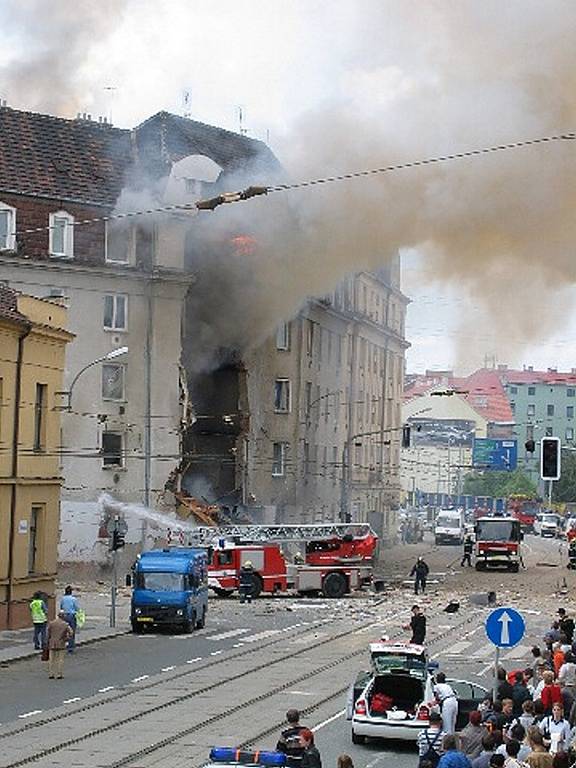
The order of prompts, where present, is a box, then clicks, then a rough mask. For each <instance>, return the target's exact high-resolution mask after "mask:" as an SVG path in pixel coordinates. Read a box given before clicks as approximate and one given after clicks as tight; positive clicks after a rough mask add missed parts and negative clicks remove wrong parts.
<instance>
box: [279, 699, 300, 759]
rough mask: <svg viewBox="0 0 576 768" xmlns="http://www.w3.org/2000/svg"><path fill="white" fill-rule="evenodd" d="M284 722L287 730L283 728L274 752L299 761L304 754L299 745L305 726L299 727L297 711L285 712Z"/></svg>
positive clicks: (298, 713)
mask: <svg viewBox="0 0 576 768" xmlns="http://www.w3.org/2000/svg"><path fill="white" fill-rule="evenodd" d="M286 722H287V723H288V728H285V729H284V730H283V731H282V733H281V734H280V738H279V739H278V743H277V744H276V751H277V752H283V753H284V754H285V755H287V756H288V757H290V758H295V759H297V760H298V761H300V760H301V759H302V755H303V754H304V748H303V747H302V744H301V743H300V734H301V733H302V731H304V730H305V726H303V725H300V712H298V710H297V709H289V710H288V712H286Z"/></svg>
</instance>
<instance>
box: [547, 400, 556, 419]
mask: <svg viewBox="0 0 576 768" xmlns="http://www.w3.org/2000/svg"><path fill="white" fill-rule="evenodd" d="M555 410H556V409H555V408H554V403H547V404H546V416H547V417H548V418H550V419H551V418H552V417H553V416H554V411H555Z"/></svg>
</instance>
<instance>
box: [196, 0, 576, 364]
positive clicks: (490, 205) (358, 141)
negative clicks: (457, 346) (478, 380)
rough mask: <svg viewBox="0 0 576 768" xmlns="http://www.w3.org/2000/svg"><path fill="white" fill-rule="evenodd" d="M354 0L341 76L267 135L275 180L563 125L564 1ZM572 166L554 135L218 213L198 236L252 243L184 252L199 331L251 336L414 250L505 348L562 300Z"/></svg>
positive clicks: (568, 10)
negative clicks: (233, 250) (482, 316)
mask: <svg viewBox="0 0 576 768" xmlns="http://www.w3.org/2000/svg"><path fill="white" fill-rule="evenodd" d="M357 8H358V10H357V15H356V17H355V19H354V24H353V26H352V27H351V29H350V35H351V36H352V37H353V38H355V39H356V40H357V41H358V45H357V48H356V50H354V51H353V52H352V54H351V55H350V53H349V55H348V59H347V62H346V63H347V71H346V73H345V74H344V75H342V77H340V79H339V80H336V86H335V92H334V93H332V94H329V95H328V97H327V99H326V101H325V102H323V103H322V104H320V105H319V106H318V108H317V109H316V110H315V111H313V112H311V113H309V114H307V115H305V117H304V118H303V119H301V120H300V121H299V122H298V124H297V125H292V126H291V127H290V130H289V132H288V133H287V135H286V136H285V137H284V140H283V141H282V143H281V145H280V147H279V149H278V150H277V154H278V155H279V157H280V159H281V161H282V162H283V164H284V166H285V167H286V168H287V171H288V173H289V175H290V176H291V177H292V178H295V179H302V178H314V177H319V176H320V177H322V176H325V175H332V174H336V173H342V172H346V171H353V170H357V169H363V168H366V169H368V168H374V167H380V166H382V165H388V164H396V163H402V162H405V161H410V160H415V159H419V158H424V157H432V156H435V155H444V154H449V153H453V152H458V151H462V150H467V149H473V148H478V147H483V146H490V145H494V144H498V143H501V142H508V141H513V140H520V139H524V138H531V137H537V136H543V135H548V134H554V133H565V132H571V131H574V129H575V128H576V100H575V99H574V93H575V92H576V89H575V86H576V82H575V80H576V46H575V45H574V40H576V6H575V5H574V4H573V3H571V2H563V1H562V0H559V1H555V2H551V3H546V4H542V3H541V2H538V1H533V0H521V1H520V0H510V2H507V3H504V4H503V3H501V2H496V1H495V0H487V1H486V2H482V3H477V2H472V1H471V2H461V3H457V4H455V3H448V2H427V3H422V2H413V1H412V0H402V2H396V3H394V2H392V3H381V2H363V3H361V4H358V5H357ZM354 25H355V26H354ZM575 171H576V142H574V141H565V142H557V143H554V144H549V145H540V146H537V147H532V148H526V149H518V150H514V151H510V152H506V153H498V154H494V155H486V156H483V157H480V158H476V159H471V160H460V161H455V162H450V163H446V164H438V165H433V166H428V167H426V168H420V169H415V170H406V171H399V172H397V173H394V174H385V175H383V176H380V177H374V178H372V179H360V180H356V181H349V182H342V183H337V184H331V185H323V186H320V187H314V188H310V189H308V190H303V191H302V190H299V191H294V192H287V193H281V194H275V195H270V196H269V197H268V198H266V199H261V200H255V201H252V202H249V203H244V204H240V205H238V206H237V207H236V209H235V210H231V208H232V206H230V208H229V209H225V210H218V211H216V212H215V213H214V214H210V219H209V222H208V223H207V224H206V226H207V227H211V236H212V237H214V232H215V230H218V229H219V228H221V230H220V231H226V230H227V229H230V230H233V229H234V228H235V227H236V228H237V231H240V232H242V231H244V232H247V233H248V234H250V235H253V236H254V237H255V239H256V241H257V243H258V246H257V249H256V251H255V252H254V253H253V254H245V255H244V256H243V257H239V256H237V257H236V258H235V259H229V258H228V259H226V260H224V259H222V260H219V261H216V262H214V261H212V262H210V263H207V262H203V261H202V259H201V258H200V260H199V261H198V263H197V264H196V266H197V267H198V268H199V278H200V282H199V284H198V288H199V289H200V288H201V289H202V293H200V292H199V293H198V306H197V310H198V313H197V316H196V319H197V320H198V327H199V329H200V333H201V334H204V337H205V341H207V342H209V343H210V344H212V345H215V344H218V343H220V344H222V345H228V344H232V345H237V346H240V347H241V348H245V347H246V346H250V345H254V344H257V343H258V342H259V341H260V340H261V339H262V337H263V336H265V335H266V334H267V333H269V332H270V331H271V330H272V329H273V327H274V325H275V323H276V322H277V320H278V319H279V318H280V317H282V316H284V317H289V316H290V315H291V314H293V313H294V312H295V311H296V310H297V308H298V306H299V304H300V303H301V302H302V300H303V299H304V297H306V296H308V295H322V294H323V293H325V292H327V291H329V290H330V289H331V288H333V287H334V285H335V284H336V283H337V281H338V280H339V279H340V278H341V277H342V276H343V275H344V274H345V273H347V272H350V271H352V270H356V269H359V268H365V267H372V268H374V267H378V266H379V265H381V264H382V263H383V262H385V261H386V259H387V257H389V255H390V254H394V253H395V252H397V251H398V250H401V249H403V248H408V247H416V248H418V249H420V250H421V251H424V252H425V254H426V258H427V266H428V271H429V274H430V275H431V277H432V278H433V279H435V280H437V281H445V282H447V283H448V282H450V283H452V284H453V283H454V282H456V283H457V284H458V285H459V286H461V288H462V292H463V294H464V295H465V296H469V297H470V300H471V302H472V303H474V304H477V305H480V306H482V307H484V309H485V310H486V323H487V326H484V328H483V333H484V334H486V331H487V329H491V331H492V332H493V334H494V344H492V345H489V346H488V348H489V349H490V348H491V349H494V347H497V348H498V349H499V351H500V353H501V354H502V356H504V355H506V353H507V352H510V354H512V351H511V350H507V349H506V337H507V336H508V337H511V338H513V339H514V340H515V341H517V340H518V338H522V339H525V340H526V341H528V340H530V339H534V338H542V337H543V336H545V334H546V333H547V332H551V331H552V330H553V329H554V328H555V327H556V326H557V324H558V322H559V321H560V320H561V318H562V312H563V310H565V311H568V309H569V308H570V307H569V304H568V300H567V296H568V294H567V292H566V291H564V290H563V289H565V288H566V287H568V286H571V285H572V284H573V283H574V280H575V278H576V259H575V258H574V243H575V242H576V216H575V214H574V212H575V210H576V183H575V179H576V174H575ZM193 266H194V265H193ZM205 278H207V279H205ZM204 291H206V293H204ZM463 322H464V323H465V322H466V317H463ZM473 346H474V347H475V348H474V349H473V350H470V348H468V349H462V350H461V354H460V359H461V361H462V362H470V361H471V360H472V359H473V358H474V355H475V354H478V353H479V351H480V350H479V349H478V348H477V347H476V345H473ZM483 351H484V350H482V352H483ZM514 351H515V352H517V347H515V348H514ZM474 362H478V360H477V359H474Z"/></svg>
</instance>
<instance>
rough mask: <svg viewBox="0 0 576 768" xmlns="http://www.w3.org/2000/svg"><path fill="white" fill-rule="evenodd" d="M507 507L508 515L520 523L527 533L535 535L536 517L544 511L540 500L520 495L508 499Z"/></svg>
mask: <svg viewBox="0 0 576 768" xmlns="http://www.w3.org/2000/svg"><path fill="white" fill-rule="evenodd" d="M506 506H507V509H508V513H509V514H510V515H511V516H512V517H515V518H516V520H519V521H520V525H521V526H522V530H523V531H524V532H525V533H534V521H535V520H536V515H537V514H538V513H539V512H541V511H542V503H541V500H540V499H538V498H536V497H535V496H525V495H523V494H520V493H518V494H514V495H512V496H509V497H508V501H507V503H506Z"/></svg>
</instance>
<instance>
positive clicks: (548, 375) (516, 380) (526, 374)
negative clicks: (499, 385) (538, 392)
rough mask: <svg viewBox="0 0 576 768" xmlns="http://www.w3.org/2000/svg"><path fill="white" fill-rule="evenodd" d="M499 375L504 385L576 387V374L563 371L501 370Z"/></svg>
mask: <svg viewBox="0 0 576 768" xmlns="http://www.w3.org/2000/svg"><path fill="white" fill-rule="evenodd" d="M498 375H499V376H500V379H501V380H502V382H503V383H504V384H573V385H576V373H568V372H563V371H528V370H524V371H515V370H511V369H508V368H507V369H506V370H499V371H498Z"/></svg>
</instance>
